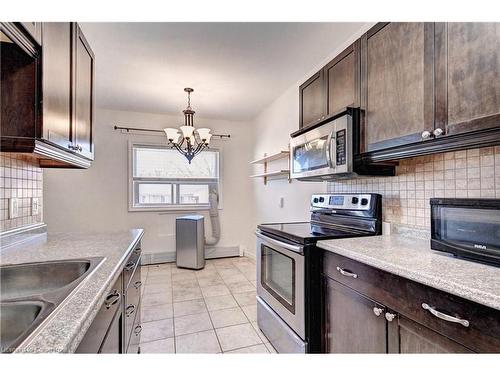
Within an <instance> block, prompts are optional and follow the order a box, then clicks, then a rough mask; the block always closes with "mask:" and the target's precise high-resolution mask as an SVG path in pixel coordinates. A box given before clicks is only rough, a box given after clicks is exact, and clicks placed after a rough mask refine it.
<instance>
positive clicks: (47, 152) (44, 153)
mask: <svg viewBox="0 0 500 375" xmlns="http://www.w3.org/2000/svg"><path fill="white" fill-rule="evenodd" d="M0 30H1V31H2V34H4V35H5V36H6V39H7V40H9V41H10V42H9V43H3V42H2V44H1V48H2V51H1V52H2V53H1V54H0V55H1V57H2V64H1V65H2V77H1V82H2V84H1V87H2V98H3V100H2V104H1V115H2V123H1V132H0V134H1V136H0V140H1V149H2V151H6V152H18V153H32V154H33V155H34V156H36V157H37V158H38V159H39V162H40V166H41V167H46V168H49V167H54V168H56V167H58V168H88V167H90V164H91V161H92V160H93V155H94V148H93V147H94V146H93V139H92V133H93V132H92V128H93V122H94V120H93V119H94V72H95V63H94V54H93V52H92V50H91V48H90V46H89V44H88V43H87V41H86V40H85V37H84V36H83V34H82V32H81V30H80V28H79V27H78V25H77V24H76V23H69V22H64V23H63V22H60V23H59V22H48V23H41V24H39V23H2V24H1V25H0ZM34 35H35V36H36V35H40V37H41V43H37V42H36V39H35V37H34Z"/></svg>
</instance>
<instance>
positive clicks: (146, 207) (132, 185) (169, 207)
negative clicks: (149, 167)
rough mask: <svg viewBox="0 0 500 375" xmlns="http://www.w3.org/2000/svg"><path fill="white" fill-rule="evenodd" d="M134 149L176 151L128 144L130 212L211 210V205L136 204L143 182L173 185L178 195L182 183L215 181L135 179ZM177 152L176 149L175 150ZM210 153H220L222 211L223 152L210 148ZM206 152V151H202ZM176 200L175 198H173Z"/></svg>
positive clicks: (151, 144)
mask: <svg viewBox="0 0 500 375" xmlns="http://www.w3.org/2000/svg"><path fill="white" fill-rule="evenodd" d="M134 147H146V148H164V149H174V148H173V147H169V146H168V145H166V144H161V143H152V142H134V141H129V142H128V211H129V212H148V211H151V212H155V211H156V212H162V211H163V212H165V211H168V212H175V211H182V212H185V211H192V212H193V211H206V210H209V209H210V204H140V205H138V204H136V203H135V202H136V197H137V195H138V189H136V185H137V184H138V183H140V182H141V181H143V182H148V183H152V184H172V185H173V187H172V189H173V190H175V192H176V194H178V191H179V186H180V183H182V182H184V183H185V184H186V185H198V184H200V185H203V184H204V182H205V183H206V182H212V181H213V179H201V178H200V179H194V180H190V179H184V178H170V179H164V178H158V177H157V178H155V177H135V178H134ZM174 150H175V149H174ZM209 150H210V151H216V152H218V169H219V171H218V172H219V178H218V181H217V192H218V196H219V202H218V203H219V204H218V209H219V210H221V209H222V152H221V150H220V149H218V148H213V147H210V148H209ZM202 152H204V151H202ZM173 199H175V198H173Z"/></svg>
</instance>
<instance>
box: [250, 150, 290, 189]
mask: <svg viewBox="0 0 500 375" xmlns="http://www.w3.org/2000/svg"><path fill="white" fill-rule="evenodd" d="M289 155H290V152H289V151H280V152H277V153H274V154H270V155H267V154H264V157H263V158H260V159H257V160H253V161H251V162H250V164H263V165H264V172H263V173H257V174H254V175H252V176H250V177H252V178H258V177H261V178H263V179H264V185H266V184H267V181H268V180H269V179H280V178H287V179H288V182H289V183H290V182H291V179H290V161H288V168H287V169H279V170H276V171H269V170H268V168H267V167H268V163H270V162H273V161H275V160H279V159H285V158H286V159H288V156H289Z"/></svg>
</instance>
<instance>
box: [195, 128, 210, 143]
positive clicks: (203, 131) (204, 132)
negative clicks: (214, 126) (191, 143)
mask: <svg viewBox="0 0 500 375" xmlns="http://www.w3.org/2000/svg"><path fill="white" fill-rule="evenodd" d="M196 131H197V133H198V135H199V136H200V139H201V140H202V141H205V140H206V139H207V138H208V135H209V134H210V129H208V128H200V129H196Z"/></svg>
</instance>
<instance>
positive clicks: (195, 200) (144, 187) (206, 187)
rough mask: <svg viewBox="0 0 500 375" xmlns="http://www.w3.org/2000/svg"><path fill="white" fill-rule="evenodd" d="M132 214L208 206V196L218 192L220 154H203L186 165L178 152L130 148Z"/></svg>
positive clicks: (157, 148) (212, 152) (212, 151)
mask: <svg viewBox="0 0 500 375" xmlns="http://www.w3.org/2000/svg"><path fill="white" fill-rule="evenodd" d="M130 152H131V162H132V165H131V192H132V194H131V202H130V208H131V209H132V210H134V209H135V210H140V209H155V208H157V209H162V208H163V209H195V208H207V207H208V206H209V192H210V190H212V189H215V191H217V192H218V191H219V182H220V181H219V151H218V150H205V151H202V152H201V153H199V154H198V155H196V156H195V158H194V159H193V160H192V161H191V164H189V163H188V161H187V159H186V158H185V157H184V155H182V154H180V153H179V152H178V151H177V150H174V149H170V148H167V147H164V146H152V145H140V144H132V145H131V148H130Z"/></svg>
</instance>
